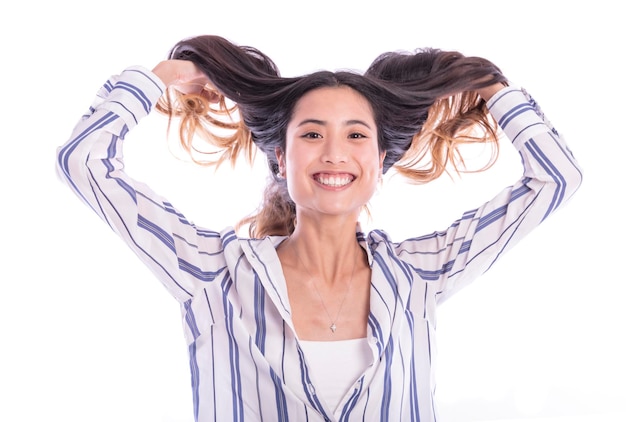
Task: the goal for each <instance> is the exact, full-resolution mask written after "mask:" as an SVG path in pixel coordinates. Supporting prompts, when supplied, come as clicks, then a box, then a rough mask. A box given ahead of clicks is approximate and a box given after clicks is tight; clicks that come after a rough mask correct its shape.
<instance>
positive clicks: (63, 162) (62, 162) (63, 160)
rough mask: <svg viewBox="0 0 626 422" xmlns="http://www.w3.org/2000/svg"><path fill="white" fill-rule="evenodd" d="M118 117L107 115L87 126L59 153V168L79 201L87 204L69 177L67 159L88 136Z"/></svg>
mask: <svg viewBox="0 0 626 422" xmlns="http://www.w3.org/2000/svg"><path fill="white" fill-rule="evenodd" d="M118 118H119V117H118V116H116V115H115V114H113V113H107V114H105V115H104V116H103V117H101V118H100V119H98V120H96V121H95V122H94V123H93V124H92V125H90V126H88V127H87V128H86V129H85V130H84V131H82V132H81V133H79V134H78V135H77V136H76V137H74V139H73V140H71V141H69V142H68V143H67V144H66V145H65V146H64V147H63V148H62V149H61V151H60V152H59V155H58V163H59V168H60V169H61V170H62V171H63V174H64V175H65V178H66V180H67V182H68V183H69V184H70V186H71V187H72V189H73V190H74V191H75V192H76V193H77V194H78V195H79V196H80V197H81V199H82V200H83V201H85V202H88V201H87V199H86V198H85V197H84V196H83V194H82V192H81V191H80V190H79V189H78V187H77V186H76V184H75V183H74V181H73V180H72V177H71V175H70V168H69V167H70V166H69V158H70V155H72V153H73V152H74V150H75V149H76V148H77V147H78V146H79V145H80V143H81V142H83V141H84V140H85V138H87V137H88V136H89V135H91V134H92V133H93V132H95V131H97V130H99V129H102V128H103V127H106V126H108V125H110V124H111V123H113V122H114V121H115V120H117V119H118Z"/></svg>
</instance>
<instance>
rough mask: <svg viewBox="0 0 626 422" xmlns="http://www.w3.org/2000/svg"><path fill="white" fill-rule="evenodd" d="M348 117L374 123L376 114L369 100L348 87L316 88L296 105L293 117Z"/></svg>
mask: <svg viewBox="0 0 626 422" xmlns="http://www.w3.org/2000/svg"><path fill="white" fill-rule="evenodd" d="M311 115H314V116H311ZM348 116H351V117H350V118H356V117H359V118H360V119H365V118H367V119H369V120H370V121H374V112H373V110H372V106H371V104H370V103H369V101H368V100H367V98H365V97H364V96H363V95H362V94H361V93H359V92H358V91H356V90H354V89H352V88H350V87H347V86H339V87H323V88H316V89H314V90H311V91H309V92H307V93H306V94H304V95H303V96H302V97H301V98H300V99H299V100H298V102H297V103H296V106H295V107H294V110H293V115H292V117H293V119H298V117H305V118H307V117H316V118H322V117H326V119H328V118H332V117H337V118H345V117H348Z"/></svg>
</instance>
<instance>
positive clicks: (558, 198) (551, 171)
mask: <svg viewBox="0 0 626 422" xmlns="http://www.w3.org/2000/svg"><path fill="white" fill-rule="evenodd" d="M526 147H527V148H528V151H529V152H530V153H531V154H532V156H533V157H534V158H535V160H537V162H538V163H539V165H541V167H542V168H543V169H544V170H545V171H546V173H547V174H548V175H549V176H550V177H552V180H554V182H555V184H556V191H555V192H554V196H553V197H552V201H551V203H550V207H549V208H548V210H547V211H546V214H545V215H544V217H543V219H545V218H546V217H547V216H548V215H550V214H551V213H552V212H553V211H554V210H555V209H556V208H557V207H558V206H559V205H560V204H561V202H562V201H563V198H564V196H565V189H566V188H567V182H566V181H565V177H563V174H561V172H560V171H559V169H558V168H557V167H556V166H555V165H554V163H552V162H551V161H550V159H549V158H548V157H547V156H546V155H545V154H544V152H543V151H542V150H541V149H540V148H539V147H538V146H537V143H536V142H535V141H534V140H533V139H529V140H528V142H527V143H526Z"/></svg>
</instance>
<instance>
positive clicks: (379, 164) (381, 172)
mask: <svg viewBox="0 0 626 422" xmlns="http://www.w3.org/2000/svg"><path fill="white" fill-rule="evenodd" d="M386 156H387V151H383V152H381V153H380V159H379V161H378V168H379V170H380V176H381V177H382V175H383V163H384V162H385V157H386Z"/></svg>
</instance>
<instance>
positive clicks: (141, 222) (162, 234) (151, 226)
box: [137, 214, 176, 253]
mask: <svg viewBox="0 0 626 422" xmlns="http://www.w3.org/2000/svg"><path fill="white" fill-rule="evenodd" d="M137 226H138V227H139V228H142V229H145V230H146V231H148V232H149V233H151V234H152V235H153V236H154V237H156V238H157V239H158V240H160V241H161V243H163V244H164V245H165V247H166V248H167V249H169V250H170V251H172V252H174V253H176V248H175V247H174V238H173V237H172V236H170V234H169V233H167V232H166V231H165V230H163V229H162V228H161V227H159V226H157V225H156V224H155V223H153V222H152V221H150V220H148V219H146V218H145V217H144V216H143V215H141V214H139V215H137Z"/></svg>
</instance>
